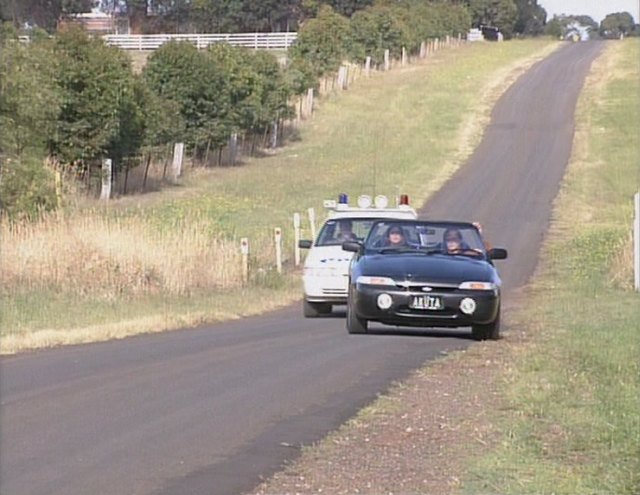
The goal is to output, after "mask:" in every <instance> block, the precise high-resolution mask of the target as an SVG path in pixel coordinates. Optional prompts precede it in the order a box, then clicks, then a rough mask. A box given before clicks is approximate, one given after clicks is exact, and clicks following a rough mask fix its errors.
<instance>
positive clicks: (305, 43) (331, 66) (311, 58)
mask: <svg viewBox="0 0 640 495" xmlns="http://www.w3.org/2000/svg"><path fill="white" fill-rule="evenodd" d="M348 36H349V21H348V20H347V19H346V18H345V17H343V16H341V15H339V14H336V13H335V12H334V11H333V9H332V8H331V7H329V6H322V7H321V8H320V10H319V11H318V16H317V17H316V18H315V19H310V20H309V21H307V22H305V23H304V25H303V26H302V27H301V29H300V31H299V32H298V39H297V41H296V43H295V44H294V45H293V46H292V47H291V48H290V49H289V55H290V57H291V58H292V59H293V60H296V59H303V60H305V61H306V62H308V64H309V65H310V66H311V67H312V68H313V71H314V76H315V77H316V78H318V77H322V76H324V75H326V74H329V73H331V72H335V71H336V70H337V69H338V67H340V64H341V63H342V61H343V60H344V59H345V57H346V56H347V42H348ZM302 65H303V64H299V66H302Z"/></svg>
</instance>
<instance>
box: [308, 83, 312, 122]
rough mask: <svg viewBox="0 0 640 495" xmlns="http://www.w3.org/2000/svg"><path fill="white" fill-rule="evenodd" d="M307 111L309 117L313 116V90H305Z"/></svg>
mask: <svg viewBox="0 0 640 495" xmlns="http://www.w3.org/2000/svg"><path fill="white" fill-rule="evenodd" d="M307 111H308V112H309V115H312V114H313V88H309V89H308V90H307Z"/></svg>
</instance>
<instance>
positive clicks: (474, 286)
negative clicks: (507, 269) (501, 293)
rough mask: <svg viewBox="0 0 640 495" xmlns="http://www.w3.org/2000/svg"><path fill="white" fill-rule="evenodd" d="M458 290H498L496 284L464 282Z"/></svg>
mask: <svg viewBox="0 0 640 495" xmlns="http://www.w3.org/2000/svg"><path fill="white" fill-rule="evenodd" d="M458 289H465V290H496V289H497V287H496V284H493V283H491V282H462V283H461V284H460V285H459V286H458Z"/></svg>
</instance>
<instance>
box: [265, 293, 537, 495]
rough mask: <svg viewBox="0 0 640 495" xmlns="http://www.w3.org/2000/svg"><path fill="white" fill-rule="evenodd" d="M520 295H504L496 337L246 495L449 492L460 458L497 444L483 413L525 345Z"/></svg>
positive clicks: (430, 371)
mask: <svg viewBox="0 0 640 495" xmlns="http://www.w3.org/2000/svg"><path fill="white" fill-rule="evenodd" d="M525 294H526V290H524V291H522V292H521V294H520V295H517V294H515V295H513V297H511V299H510V301H509V303H508V308H506V309H507V311H506V312H505V313H506V318H505V320H506V321H505V322H504V324H503V325H504V326H503V332H504V335H503V338H502V339H501V340H499V341H497V342H483V343H478V344H476V345H473V346H471V347H469V348H468V349H466V350H463V351H458V352H455V353H452V354H451V355H449V356H444V357H443V359H441V360H439V361H437V362H434V363H431V364H429V365H427V366H425V367H424V368H422V369H420V370H418V371H416V372H414V373H413V374H412V375H411V376H410V377H409V378H408V379H407V380H406V381H404V382H402V383H398V384H396V385H395V386H394V387H392V388H391V389H390V390H389V391H388V392H387V393H386V394H384V395H382V396H380V397H379V398H378V400H376V401H375V402H374V403H373V404H371V405H370V406H368V407H366V408H365V409H363V410H362V411H360V413H359V414H358V415H357V416H356V417H354V418H352V419H351V420H350V421H348V422H347V423H346V424H344V425H343V426H342V427H341V428H339V429H338V430H337V431H335V432H334V433H332V434H330V435H329V436H328V437H327V438H325V439H324V440H323V441H322V442H319V443H318V444H316V445H314V446H311V447H306V448H303V449H302V453H301V456H300V457H299V458H298V460H296V461H295V462H293V463H291V464H289V465H288V466H287V467H286V468H285V469H284V470H283V471H281V472H279V473H277V474H275V475H274V476H273V477H272V478H271V479H270V480H267V481H265V482H264V483H263V484H261V485H260V486H259V487H257V488H256V490H255V491H254V492H252V493H254V494H255V495H272V494H306V493H331V494H353V493H366V494H372V493H386V494H410V493H429V494H432V495H445V494H451V493H455V492H457V491H458V490H459V489H460V488H462V481H461V479H460V478H459V477H460V475H461V473H462V472H463V471H464V468H465V466H466V465H467V464H468V461H469V460H470V459H472V458H473V457H474V456H477V455H480V454H481V453H482V451H483V450H485V449H489V448H490V447H491V446H492V445H494V443H495V442H496V441H498V435H497V432H496V430H495V428H494V426H493V425H492V422H491V419H492V413H491V411H495V410H496V409H499V408H502V407H503V406H502V404H501V397H500V394H499V385H500V380H501V379H502V377H503V376H504V372H505V371H506V370H508V369H509V367H510V366H511V362H512V359H513V356H514V355H515V352H514V351H515V349H516V348H517V347H518V346H520V345H522V344H523V343H524V342H525V341H526V334H525V333H524V332H523V331H522V326H521V325H520V324H519V323H520V322H515V321H513V320H509V316H508V315H513V314H517V313H518V311H517V308H518V307H519V305H521V304H522V301H524V300H526V297H523V296H525ZM516 329H517V330H516ZM292 448H296V446H292Z"/></svg>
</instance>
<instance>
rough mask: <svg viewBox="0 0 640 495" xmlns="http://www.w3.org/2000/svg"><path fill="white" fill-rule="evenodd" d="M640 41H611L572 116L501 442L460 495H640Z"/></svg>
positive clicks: (511, 375)
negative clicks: (638, 205)
mask: <svg viewBox="0 0 640 495" xmlns="http://www.w3.org/2000/svg"><path fill="white" fill-rule="evenodd" d="M639 80H640V40H638V39H631V40H626V41H624V42H622V43H621V42H609V43H608V44H607V47H606V50H605V52H604V54H603V55H602V56H601V57H600V58H599V59H598V60H597V61H596V62H595V63H594V66H593V69H592V73H591V75H590V76H589V78H588V80H587V82H586V85H585V89H584V91H583V93H582V95H581V98H580V101H579V107H578V113H577V122H578V125H577V129H576V135H575V140H574V151H573V156H572V159H571V163H570V166H569V169H568V173H567V176H566V179H565V182H564V185H563V188H562V191H561V194H560V197H559V198H558V200H557V202H556V213H555V215H554V217H555V220H554V223H553V226H552V230H551V234H550V238H549V241H548V242H547V244H546V247H545V248H544V253H543V256H542V259H543V260H544V261H543V263H542V267H541V269H540V270H539V274H538V276H537V277H536V279H535V281H534V283H533V286H532V288H531V292H530V297H529V299H528V303H527V308H526V309H524V310H523V311H522V312H521V314H519V315H516V317H515V320H516V323H517V326H521V327H522V328H523V329H524V330H525V331H526V335H527V342H526V343H525V344H524V345H523V346H520V347H519V349H518V350H517V351H516V355H515V357H514V359H513V362H514V368H513V370H512V371H510V372H508V373H507V376H506V377H505V381H504V384H503V392H504V394H505V396H506V401H505V403H504V404H503V408H502V409H501V410H500V411H496V416H495V418H494V422H495V424H496V425H497V426H498V427H499V429H500V431H501V435H502V437H501V439H500V441H499V442H498V446H497V447H496V448H495V449H494V450H493V451H491V452H486V453H485V454H484V455H483V457H482V459H480V460H478V462H477V463H476V464H475V465H474V466H473V468H472V469H471V471H470V475H469V476H468V479H467V481H466V483H465V486H466V489H465V491H466V492H467V493H501V494H518V495H521V494H551V493H553V494H557V495H560V494H566V495H584V494H611V495H614V494H615V495H624V494H628V495H635V494H638V493H640V359H639V356H640V294H638V293H636V292H634V291H633V290H632V281H633V273H632V267H633V259H632V251H631V250H632V247H631V236H630V230H631V226H632V217H633V211H632V210H633V201H632V197H633V194H634V193H635V192H637V191H638V190H640V113H639V112H638V109H639V108H640V85H639V84H638V81H639Z"/></svg>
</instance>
